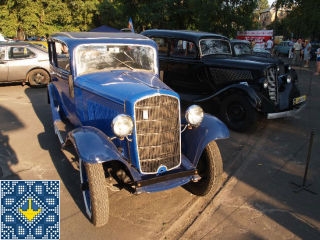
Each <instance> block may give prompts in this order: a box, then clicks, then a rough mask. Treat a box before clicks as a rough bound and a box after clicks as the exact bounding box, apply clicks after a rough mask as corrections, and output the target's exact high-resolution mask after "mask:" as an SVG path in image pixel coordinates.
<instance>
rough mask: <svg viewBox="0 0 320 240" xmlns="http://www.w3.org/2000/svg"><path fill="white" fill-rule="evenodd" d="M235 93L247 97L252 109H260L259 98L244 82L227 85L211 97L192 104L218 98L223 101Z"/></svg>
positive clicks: (197, 100)
mask: <svg viewBox="0 0 320 240" xmlns="http://www.w3.org/2000/svg"><path fill="white" fill-rule="evenodd" d="M235 92H239V93H241V94H242V95H244V96H247V97H248V100H249V102H250V104H251V105H252V107H253V108H255V109H257V110H259V109H260V108H261V98H260V97H259V96H258V94H257V93H256V91H255V90H254V89H253V88H252V87H250V86H248V84H247V83H246V82H243V83H237V84H232V85H229V86H227V87H225V88H222V89H220V90H219V91H217V92H215V93H214V94H212V95H209V96H206V97H205V98H199V99H196V100H194V103H201V102H206V101H208V100H210V99H214V98H219V99H220V100H222V101H223V98H224V97H226V96H229V95H231V94H234V93H235Z"/></svg>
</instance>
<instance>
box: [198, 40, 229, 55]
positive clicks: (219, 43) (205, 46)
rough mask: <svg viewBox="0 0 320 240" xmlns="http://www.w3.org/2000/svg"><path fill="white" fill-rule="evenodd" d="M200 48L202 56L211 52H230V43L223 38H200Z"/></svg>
mask: <svg viewBox="0 0 320 240" xmlns="http://www.w3.org/2000/svg"><path fill="white" fill-rule="evenodd" d="M200 50H201V55H202V56H206V55H211V54H216V55H217V54H228V55H230V54H231V47H230V44H229V42H228V41H227V40H224V39H209V38H207V39H201V40H200Z"/></svg>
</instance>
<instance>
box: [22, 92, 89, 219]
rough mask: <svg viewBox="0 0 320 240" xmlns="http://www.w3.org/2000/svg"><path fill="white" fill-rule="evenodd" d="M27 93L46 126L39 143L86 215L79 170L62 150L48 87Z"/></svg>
mask: <svg viewBox="0 0 320 240" xmlns="http://www.w3.org/2000/svg"><path fill="white" fill-rule="evenodd" d="M25 94H26V95H27V96H28V97H29V99H30V102H31V103H32V106H33V109H34V111H35V113H36V115H37V117H38V118H39V120H40V121H41V123H42V125H43V128H44V131H43V132H42V133H39V134H38V141H39V144H40V146H41V147H42V148H43V149H45V150H47V151H48V152H49V154H50V157H51V159H52V162H53V164H54V166H55V168H56V170H57V172H58V174H59V176H60V179H61V180H62V182H63V185H64V186H65V187H66V188H67V190H68V192H69V193H70V195H71V197H72V198H73V200H74V201H75V203H76V205H77V207H78V208H79V210H80V211H81V212H82V213H83V214H84V215H85V216H86V214H85V206H84V204H83V201H82V193H81V191H80V177H79V172H78V171H77V170H76V169H75V168H74V167H73V165H72V164H70V162H69V160H68V159H67V158H66V156H65V155H64V154H63V152H62V151H61V145H60V143H59V140H58V137H57V136H56V135H55V132H54V127H53V123H52V117H51V110H50V105H49V102H48V96H47V88H26V89H25Z"/></svg>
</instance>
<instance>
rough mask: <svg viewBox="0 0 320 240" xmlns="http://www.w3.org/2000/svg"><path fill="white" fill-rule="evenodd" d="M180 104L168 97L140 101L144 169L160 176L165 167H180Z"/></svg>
mask: <svg viewBox="0 0 320 240" xmlns="http://www.w3.org/2000/svg"><path fill="white" fill-rule="evenodd" d="M179 116H180V109H179V101H178V99H177V98H173V97H170V96H166V95H160V96H153V97H150V98H146V99H143V100H140V101H138V102H137V103H136V105H135V117H136V134H137V148H138V155H139V159H140V170H141V172H143V173H156V172H157V170H158V168H159V167H160V166H162V165H164V166H166V168H167V169H172V168H174V167H176V166H179V165H180V161H181V160H180V118H179Z"/></svg>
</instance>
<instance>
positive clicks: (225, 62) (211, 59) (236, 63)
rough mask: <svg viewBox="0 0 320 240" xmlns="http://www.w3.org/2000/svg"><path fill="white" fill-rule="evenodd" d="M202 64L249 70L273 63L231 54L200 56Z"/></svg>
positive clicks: (259, 68) (262, 67)
mask: <svg viewBox="0 0 320 240" xmlns="http://www.w3.org/2000/svg"><path fill="white" fill-rule="evenodd" d="M202 61H203V63H204V64H206V65H208V66H211V65H212V66H213V67H220V66H221V67H223V68H226V67H227V68H234V69H246V70H248V69H251V70H261V69H264V68H266V67H268V66H270V65H272V64H274V63H270V62H261V61H255V60H252V59H246V58H240V57H232V56H214V55H208V56H205V57H202Z"/></svg>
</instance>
